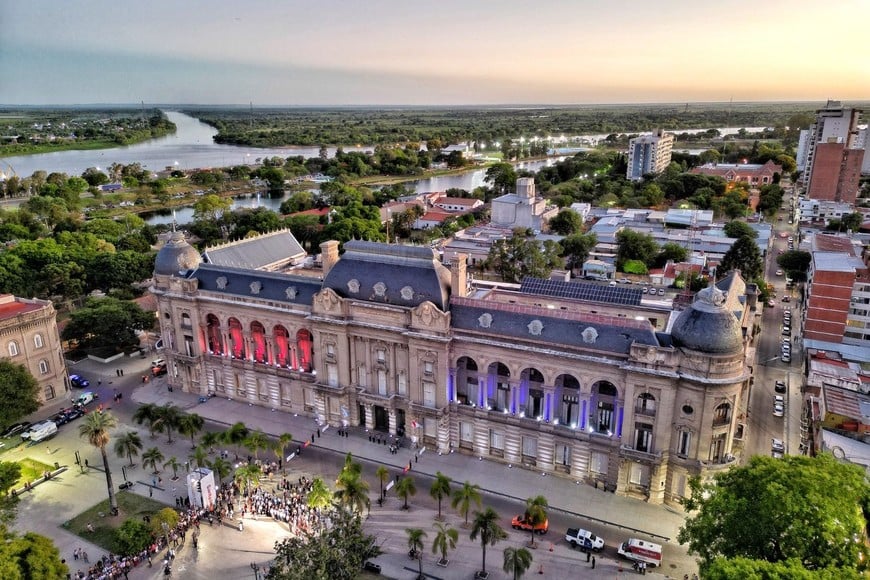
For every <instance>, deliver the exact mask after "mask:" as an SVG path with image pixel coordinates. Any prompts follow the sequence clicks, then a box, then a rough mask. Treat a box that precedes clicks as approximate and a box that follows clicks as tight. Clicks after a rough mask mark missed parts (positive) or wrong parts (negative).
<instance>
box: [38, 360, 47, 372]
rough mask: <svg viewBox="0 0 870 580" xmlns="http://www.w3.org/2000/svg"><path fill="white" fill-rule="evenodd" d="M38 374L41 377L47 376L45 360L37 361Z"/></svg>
mask: <svg viewBox="0 0 870 580" xmlns="http://www.w3.org/2000/svg"><path fill="white" fill-rule="evenodd" d="M39 374H41V375H47V374H48V361H47V360H45V359H43V360H41V361H39Z"/></svg>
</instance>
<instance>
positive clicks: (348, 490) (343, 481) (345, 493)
mask: <svg viewBox="0 0 870 580" xmlns="http://www.w3.org/2000/svg"><path fill="white" fill-rule="evenodd" d="M348 455H350V454H349V453H348ZM357 465H359V464H357ZM335 485H336V487H337V488H338V490H337V491H336V492H335V500H336V501H337V502H338V503H339V504H340V505H343V506H344V507H346V508H348V509H350V510H353V511H355V512H357V513H361V512H362V510H363V509H364V508H365V509H370V508H371V500H370V499H369V484H368V483H367V482H366V481H365V480H364V479H363V478H362V476H361V474H360V472H358V471H355V470H353V469H350V470H342V472H341V475H340V476H339V478H338V481H336V484H335Z"/></svg>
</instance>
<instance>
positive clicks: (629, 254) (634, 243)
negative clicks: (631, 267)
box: [616, 229, 659, 270]
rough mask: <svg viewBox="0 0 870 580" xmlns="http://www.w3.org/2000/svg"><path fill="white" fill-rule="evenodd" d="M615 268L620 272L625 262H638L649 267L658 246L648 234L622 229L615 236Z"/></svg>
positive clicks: (657, 250)
mask: <svg viewBox="0 0 870 580" xmlns="http://www.w3.org/2000/svg"><path fill="white" fill-rule="evenodd" d="M616 243H617V249H616V268H617V269H618V270H622V269H623V266H624V265H625V263H626V262H628V261H630V260H638V261H640V262H643V263H644V264H645V265H646V266H647V267H649V266H651V265H652V263H653V261H654V260H655V257H656V255H657V254H658V252H659V245H658V244H657V243H656V241H655V240H654V239H653V237H652V236H651V235H649V234H643V233H640V232H636V231H634V230H629V229H624V230H621V231H619V232H617V234H616Z"/></svg>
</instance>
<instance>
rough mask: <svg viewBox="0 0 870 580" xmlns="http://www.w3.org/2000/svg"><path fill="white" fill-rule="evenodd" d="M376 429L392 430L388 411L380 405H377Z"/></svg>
mask: <svg viewBox="0 0 870 580" xmlns="http://www.w3.org/2000/svg"><path fill="white" fill-rule="evenodd" d="M375 429H376V430H377V431H389V430H390V416H389V415H388V414H387V410H386V409H384V408H383V407H380V406H378V405H375Z"/></svg>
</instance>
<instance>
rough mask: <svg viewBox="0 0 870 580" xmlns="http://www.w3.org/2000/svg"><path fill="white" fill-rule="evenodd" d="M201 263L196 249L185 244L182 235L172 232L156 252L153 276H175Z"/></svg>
mask: <svg viewBox="0 0 870 580" xmlns="http://www.w3.org/2000/svg"><path fill="white" fill-rule="evenodd" d="M201 262H202V257H201V256H200V255H199V252H197V251H196V248H194V247H193V246H191V245H190V244H188V243H187V240H185V239H184V234H183V233H181V232H176V231H173V232H172V235H171V236H170V237H169V240H168V241H167V242H166V244H164V246H163V247H162V248H160V251H159V252H157V258H156V259H155V260H154V275H155V276H177V275H178V274H179V273H180V272H186V271H188V270H193V269H194V268H196V267H197V266H199V264H200V263H201Z"/></svg>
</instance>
